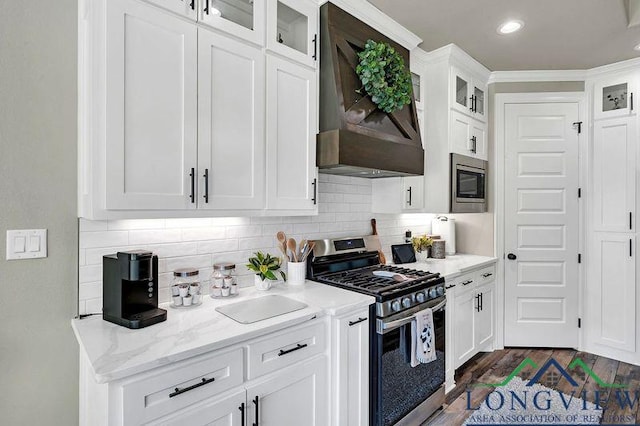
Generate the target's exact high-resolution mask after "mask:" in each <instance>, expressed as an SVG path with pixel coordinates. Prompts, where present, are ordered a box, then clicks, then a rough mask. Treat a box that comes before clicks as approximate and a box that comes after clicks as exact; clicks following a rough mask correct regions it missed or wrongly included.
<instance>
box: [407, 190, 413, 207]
mask: <svg viewBox="0 0 640 426" xmlns="http://www.w3.org/2000/svg"><path fill="white" fill-rule="evenodd" d="M407 192H408V193H409V201H407V204H409V205H411V201H412V199H411V195H412V194H411V187H409V189H407Z"/></svg>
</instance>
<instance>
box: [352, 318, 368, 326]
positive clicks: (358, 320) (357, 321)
mask: <svg viewBox="0 0 640 426" xmlns="http://www.w3.org/2000/svg"><path fill="white" fill-rule="evenodd" d="M366 320H367V318H358V319H357V320H356V321H349V327H351V326H354V325H356V324H360V323H361V322H364V321H366Z"/></svg>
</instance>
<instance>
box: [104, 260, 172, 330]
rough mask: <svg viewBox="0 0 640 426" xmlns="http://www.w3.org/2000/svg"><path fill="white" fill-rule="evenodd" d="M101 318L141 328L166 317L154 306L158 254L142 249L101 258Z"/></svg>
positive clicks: (156, 301)
mask: <svg viewBox="0 0 640 426" xmlns="http://www.w3.org/2000/svg"><path fill="white" fill-rule="evenodd" d="M102 266H103V271H102V278H103V280H102V303H103V305H102V319H104V320H105V321H109V322H112V323H115V324H118V325H122V326H124V327H127V328H143V327H147V326H149V325H153V324H156V323H159V322H162V321H165V320H166V319H167V311H166V310H164V309H159V308H158V256H154V255H153V253H151V252H148V251H142V250H134V251H127V252H118V253H117V254H110V255H107V256H104V257H103V258H102Z"/></svg>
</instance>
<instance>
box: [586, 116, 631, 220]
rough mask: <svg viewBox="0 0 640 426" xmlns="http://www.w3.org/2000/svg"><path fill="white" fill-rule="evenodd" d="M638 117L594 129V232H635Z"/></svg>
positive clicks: (597, 124) (603, 122)
mask: <svg viewBox="0 0 640 426" xmlns="http://www.w3.org/2000/svg"><path fill="white" fill-rule="evenodd" d="M637 144H638V132H637V120H636V117H618V118H614V119H609V120H599V121H596V122H595V123H594V126H593V157H592V158H593V163H592V164H593V169H592V176H593V179H592V182H593V229H594V230H595V231H607V232H630V231H632V232H633V231H635V224H636V172H637V151H638V148H637Z"/></svg>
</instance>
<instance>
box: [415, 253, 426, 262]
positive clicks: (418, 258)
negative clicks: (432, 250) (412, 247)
mask: <svg viewBox="0 0 640 426" xmlns="http://www.w3.org/2000/svg"><path fill="white" fill-rule="evenodd" d="M428 258H429V252H428V251H427V250H424V251H417V252H416V261H418V262H426V261H427V259H428Z"/></svg>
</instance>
